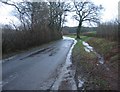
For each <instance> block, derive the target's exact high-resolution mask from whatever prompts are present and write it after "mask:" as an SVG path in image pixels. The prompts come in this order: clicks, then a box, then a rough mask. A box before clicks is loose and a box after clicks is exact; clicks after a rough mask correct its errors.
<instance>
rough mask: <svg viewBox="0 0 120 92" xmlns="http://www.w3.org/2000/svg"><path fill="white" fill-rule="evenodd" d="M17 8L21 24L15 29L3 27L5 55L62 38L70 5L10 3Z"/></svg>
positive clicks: (9, 3) (59, 3)
mask: <svg viewBox="0 0 120 92" xmlns="http://www.w3.org/2000/svg"><path fill="white" fill-rule="evenodd" d="M8 1H9V0H7V1H5V0H2V1H1V2H2V3H3V4H6V5H11V6H13V7H15V10H16V11H15V16H16V17H17V18H18V19H19V21H20V22H21V25H20V26H19V27H17V26H16V25H15V24H14V23H13V26H14V29H13V28H12V27H11V26H10V25H6V26H4V27H2V50H3V54H4V53H9V52H13V51H16V50H22V49H26V48H30V47H33V46H38V45H41V44H43V43H47V42H50V41H53V40H57V39H60V38H62V34H61V31H62V27H63V23H64V21H65V13H66V12H67V11H69V10H70V8H71V7H70V5H69V4H68V3H67V4H66V3H65V2H28V1H27V0H26V1H25V0H23V2H12V1H10V2H8Z"/></svg>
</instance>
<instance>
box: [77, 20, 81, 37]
mask: <svg viewBox="0 0 120 92" xmlns="http://www.w3.org/2000/svg"><path fill="white" fill-rule="evenodd" d="M81 26H82V22H80V23H79V25H78V27H77V33H76V35H77V37H76V39H80V30H81Z"/></svg>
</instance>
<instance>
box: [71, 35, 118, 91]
mask: <svg viewBox="0 0 120 92" xmlns="http://www.w3.org/2000/svg"><path fill="white" fill-rule="evenodd" d="M70 37H75V36H70ZM81 38H82V39H81V40H77V41H78V42H77V44H76V45H75V47H74V49H73V52H72V61H73V64H74V65H75V66H76V76H75V79H76V83H77V85H78V83H79V82H78V77H80V78H81V80H85V82H84V85H83V86H82V88H79V87H78V89H79V90H81V89H84V90H118V48H117V46H118V45H117V43H116V42H110V41H108V40H105V39H100V38H95V37H87V36H81ZM82 41H85V42H87V43H89V44H90V45H91V46H92V47H94V49H95V50H96V51H97V52H98V53H99V54H100V55H102V56H103V57H104V58H105V64H103V65H101V64H99V62H98V57H97V56H96V55H95V53H93V52H90V53H89V52H86V51H85V49H84V45H83V44H82ZM104 66H107V67H109V69H110V70H109V71H108V70H106V68H105V67H104Z"/></svg>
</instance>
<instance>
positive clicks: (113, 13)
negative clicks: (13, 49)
mask: <svg viewBox="0 0 120 92" xmlns="http://www.w3.org/2000/svg"><path fill="white" fill-rule="evenodd" d="M16 1H17V0H16ZM91 1H92V2H94V3H95V4H97V5H100V4H101V5H102V6H103V7H104V9H105V10H104V11H103V14H102V22H106V21H110V20H114V19H115V18H117V17H118V2H119V1H120V0H91ZM13 9H14V8H13V7H12V6H9V5H3V4H1V3H0V23H3V24H8V23H10V22H11V20H12V21H14V22H15V23H16V21H17V19H16V18H15V17H14V16H12V15H11V11H12V10H13ZM66 19H67V22H66V24H65V26H70V27H73V26H77V25H78V22H77V21H76V20H74V19H73V18H72V13H69V14H68V16H67V18H66ZM17 23H18V22H17ZM84 25H85V26H87V25H86V24H84Z"/></svg>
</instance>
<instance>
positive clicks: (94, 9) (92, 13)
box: [73, 0, 103, 39]
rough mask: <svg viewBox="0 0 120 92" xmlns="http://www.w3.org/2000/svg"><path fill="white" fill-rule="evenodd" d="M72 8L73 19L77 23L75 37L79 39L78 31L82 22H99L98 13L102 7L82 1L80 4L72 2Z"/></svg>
mask: <svg viewBox="0 0 120 92" xmlns="http://www.w3.org/2000/svg"><path fill="white" fill-rule="evenodd" d="M74 7H75V12H76V15H74V16H73V17H74V18H75V19H76V20H77V21H78V22H79V25H78V28H77V33H76V34H77V37H76V38H78V39H80V30H81V27H82V24H83V22H85V21H88V22H96V23H98V22H99V20H100V11H101V9H103V8H102V6H101V5H100V6H96V5H95V4H93V3H92V2H90V1H86V0H82V1H80V2H76V1H75V0H74Z"/></svg>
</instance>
